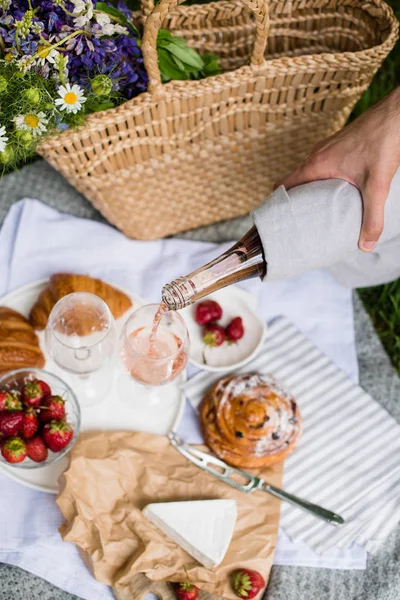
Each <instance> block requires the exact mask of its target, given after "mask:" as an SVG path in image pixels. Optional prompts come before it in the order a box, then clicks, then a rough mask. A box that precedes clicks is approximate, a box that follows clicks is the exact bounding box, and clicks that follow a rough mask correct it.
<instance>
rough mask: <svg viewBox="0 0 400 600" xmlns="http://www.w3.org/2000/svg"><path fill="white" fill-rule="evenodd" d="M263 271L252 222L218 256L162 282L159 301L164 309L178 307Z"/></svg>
mask: <svg viewBox="0 0 400 600" xmlns="http://www.w3.org/2000/svg"><path fill="white" fill-rule="evenodd" d="M266 272H267V263H266V261H265V257H264V250H263V246H262V243H261V239H260V236H259V234H258V231H257V228H256V226H255V225H254V226H253V227H252V228H251V229H250V230H249V231H248V232H247V233H246V234H245V235H244V236H243V237H242V238H241V239H240V240H239V241H238V242H236V244H234V245H233V246H232V247H231V248H229V250H227V251H226V252H224V253H223V254H221V256H219V257H218V258H215V259H214V260H212V261H211V262H209V263H208V264H206V265H204V266H203V267H201V268H200V269H197V270H196V271H193V273H190V274H189V275H186V277H180V278H179V279H175V280H174V281H171V283H168V284H167V285H165V286H164V287H163V290H162V301H163V302H164V304H165V305H166V306H167V309H168V310H179V309H181V308H184V307H185V306H188V305H189V304H192V303H193V302H196V301H197V300H200V298H203V297H204V296H208V294H211V293H212V292H215V291H216V290H219V289H221V288H223V287H225V286H227V285H231V284H232V283H237V282H238V281H243V280H244V279H250V278H252V277H260V278H261V279H263V278H264V277H265V275H266Z"/></svg>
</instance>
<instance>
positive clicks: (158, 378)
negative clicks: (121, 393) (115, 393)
mask: <svg viewBox="0 0 400 600" xmlns="http://www.w3.org/2000/svg"><path fill="white" fill-rule="evenodd" d="M188 347H189V336H188V331H187V328H186V325H185V322H184V320H183V319H182V317H181V316H180V315H179V314H178V313H176V312H174V311H173V312H171V311H166V310H165V307H163V306H162V305H161V306H158V305H155V304H150V305H147V306H142V307H141V308H139V309H138V310H136V311H135V312H133V313H132V315H131V316H130V318H129V319H128V321H127V323H126V324H125V327H124V329H123V331H122V334H121V337H120V357H121V360H122V364H123V366H124V369H125V372H126V373H127V374H128V375H129V379H130V381H131V384H132V382H133V384H136V387H135V385H131V386H127V389H128V392H127V393H125V396H126V395H128V396H129V395H130V396H132V397H133V396H134V395H135V393H137V394H139V396H140V397H141V398H143V399H145V400H146V399H147V401H148V403H150V404H158V403H160V404H161V403H162V400H163V397H165V395H166V392H165V387H164V388H162V389H163V391H161V387H160V386H166V384H169V383H171V382H174V381H175V380H176V379H177V378H178V377H179V375H180V374H181V373H182V371H183V370H184V369H185V366H186V363H187V359H188V349H189V348H188ZM125 381H126V380H125ZM138 385H139V388H140V390H139V391H138V387H137V386H138ZM145 386H147V389H146V387H145ZM159 387H160V390H159V391H158V388H159ZM150 388H151V389H150ZM129 390H130V391H129ZM135 390H136V391H135Z"/></svg>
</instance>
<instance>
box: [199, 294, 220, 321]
mask: <svg viewBox="0 0 400 600" xmlns="http://www.w3.org/2000/svg"><path fill="white" fill-rule="evenodd" d="M221 317H222V308H221V307H220V305H219V304H218V302H215V300H206V301H205V302H199V304H197V305H196V309H195V312H194V320H195V321H196V323H197V324H198V325H206V324H207V323H211V322H213V321H219V319H220V318H221Z"/></svg>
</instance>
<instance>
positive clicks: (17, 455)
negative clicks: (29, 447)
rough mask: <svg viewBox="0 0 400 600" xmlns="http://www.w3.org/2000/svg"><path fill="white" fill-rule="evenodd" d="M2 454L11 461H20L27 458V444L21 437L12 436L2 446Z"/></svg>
mask: <svg viewBox="0 0 400 600" xmlns="http://www.w3.org/2000/svg"><path fill="white" fill-rule="evenodd" d="M1 454H2V456H3V458H4V459H5V460H6V461H7V462H9V463H14V464H15V463H20V462H22V461H23V460H25V458H26V445H25V442H24V441H23V440H21V438H19V437H10V438H9V439H8V440H5V441H4V442H3V444H2V446H1Z"/></svg>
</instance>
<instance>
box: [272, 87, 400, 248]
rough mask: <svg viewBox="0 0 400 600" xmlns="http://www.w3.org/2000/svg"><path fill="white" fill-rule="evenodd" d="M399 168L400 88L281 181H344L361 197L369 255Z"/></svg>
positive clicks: (290, 185) (362, 243)
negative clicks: (357, 191)
mask: <svg viewBox="0 0 400 600" xmlns="http://www.w3.org/2000/svg"><path fill="white" fill-rule="evenodd" d="M399 166H400V87H398V88H397V89H396V90H394V91H393V92H392V93H391V94H389V95H388V96H387V97H386V98H384V99H383V100H381V101H380V102H378V103H377V104H376V105H375V106H373V107H372V108H370V109H369V110H367V111H366V112H365V113H363V114H362V115H361V116H360V117H359V118H358V119H356V120H355V121H353V122H352V123H350V125H347V127H345V128H344V129H342V130H341V131H339V132H338V133H336V134H334V135H333V136H331V137H329V138H327V139H326V140H323V141H322V142H320V143H319V144H318V145H317V146H316V147H315V148H314V149H313V151H312V152H311V154H310V156H309V157H308V158H307V160H306V161H305V162H304V163H303V164H301V165H300V166H299V167H298V168H297V169H296V170H295V171H294V172H293V173H291V174H290V175H288V176H287V177H285V179H283V180H282V181H279V182H278V183H277V184H276V186H275V187H278V186H280V185H284V186H285V188H286V189H287V190H288V189H290V188H293V187H295V186H298V185H301V184H303V183H308V182H310V181H315V180H321V179H344V180H345V181H348V182H349V183H352V184H353V185H355V186H356V187H357V188H358V189H359V190H360V192H361V195H362V198H363V217H362V226H361V231H360V236H359V240H358V245H359V247H360V249H361V250H364V251H365V252H370V251H371V250H373V249H374V247H375V246H376V243H377V241H378V240H379V237H380V235H381V233H382V230H383V225H384V206H385V202H386V199H387V197H388V194H389V188H390V184H391V181H392V179H393V177H394V175H395V173H396V170H397V168H398V167H399Z"/></svg>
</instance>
